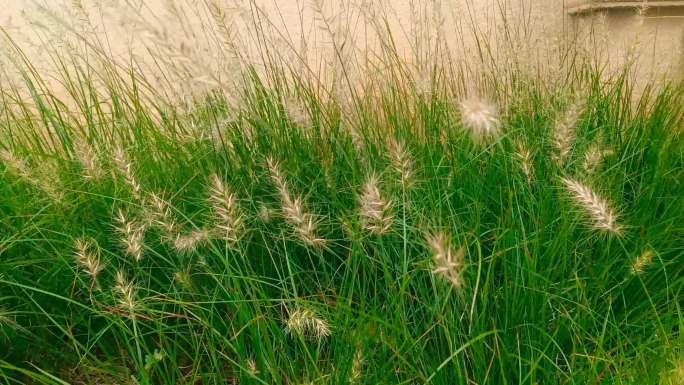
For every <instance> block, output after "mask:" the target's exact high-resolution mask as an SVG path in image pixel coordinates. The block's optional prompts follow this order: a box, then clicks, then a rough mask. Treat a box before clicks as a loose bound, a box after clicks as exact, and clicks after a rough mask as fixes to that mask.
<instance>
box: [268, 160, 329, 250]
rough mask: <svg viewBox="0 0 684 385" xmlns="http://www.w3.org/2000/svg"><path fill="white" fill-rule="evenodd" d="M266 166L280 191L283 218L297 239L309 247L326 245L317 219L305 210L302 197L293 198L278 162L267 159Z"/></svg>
mask: <svg viewBox="0 0 684 385" xmlns="http://www.w3.org/2000/svg"><path fill="white" fill-rule="evenodd" d="M266 165H267V167H268V169H269V172H270V174H271V179H272V180H273V184H274V185H275V186H276V189H277V190H278V196H279V197H280V203H281V205H282V213H283V217H284V218H285V220H286V221H287V222H288V223H289V224H290V225H291V226H292V228H293V229H294V232H295V234H296V235H297V237H298V238H299V239H301V240H302V241H303V242H304V243H305V244H307V245H309V246H313V247H321V246H323V245H325V243H326V240H325V239H324V238H321V237H319V236H318V235H317V227H318V220H317V218H316V217H315V216H314V215H313V214H311V213H309V212H308V211H307V210H306V209H305V208H304V204H303V200H302V197H293V196H292V195H291V194H290V190H289V188H288V185H287V181H286V180H285V176H284V174H283V172H282V170H281V169H280V165H279V164H278V162H276V161H275V160H273V158H267V159H266Z"/></svg>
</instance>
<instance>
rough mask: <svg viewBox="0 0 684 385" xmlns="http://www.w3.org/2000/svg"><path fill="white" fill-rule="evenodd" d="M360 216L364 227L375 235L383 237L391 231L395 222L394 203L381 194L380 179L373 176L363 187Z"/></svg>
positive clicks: (360, 199) (360, 198)
mask: <svg viewBox="0 0 684 385" xmlns="http://www.w3.org/2000/svg"><path fill="white" fill-rule="evenodd" d="M359 206H360V209H359V214H360V216H361V220H362V223H363V227H364V228H365V229H366V230H368V231H370V232H371V233H373V234H376V235H381V234H384V233H386V232H387V231H389V229H390V227H392V223H393V221H394V215H393V214H392V212H391V211H392V201H390V200H388V199H387V198H385V197H384V196H383V194H382V193H381V192H380V188H379V187H378V178H377V176H376V175H375V174H371V175H370V176H369V177H368V179H367V180H366V182H365V183H364V185H363V189H362V191H361V196H360V197H359Z"/></svg>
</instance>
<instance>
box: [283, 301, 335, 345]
mask: <svg viewBox="0 0 684 385" xmlns="http://www.w3.org/2000/svg"><path fill="white" fill-rule="evenodd" d="M285 331H286V332H287V333H288V334H290V335H298V336H301V337H304V338H307V339H311V340H317V341H320V340H322V339H323V338H325V337H328V336H330V334H331V333H332V332H331V330H330V326H328V323H327V322H326V321H325V320H324V319H323V318H321V317H319V316H318V315H317V314H316V312H314V311H313V310H311V309H307V308H301V307H300V308H297V309H295V310H294V311H292V312H290V316H289V318H288V319H287V321H286V322H285Z"/></svg>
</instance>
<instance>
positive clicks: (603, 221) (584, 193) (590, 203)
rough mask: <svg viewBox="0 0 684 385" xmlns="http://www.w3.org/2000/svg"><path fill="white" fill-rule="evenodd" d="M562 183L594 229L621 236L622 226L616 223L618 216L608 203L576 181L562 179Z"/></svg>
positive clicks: (589, 188)
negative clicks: (589, 219) (586, 215)
mask: <svg viewBox="0 0 684 385" xmlns="http://www.w3.org/2000/svg"><path fill="white" fill-rule="evenodd" d="M562 181H563V184H564V185H565V187H566V188H567V189H568V191H569V192H570V194H571V195H572V197H573V199H574V200H575V202H576V203H577V204H578V205H579V206H580V207H582V208H583V209H584V210H585V211H586V213H587V214H588V215H589V217H590V218H591V219H592V222H593V225H594V227H595V228H596V229H598V230H601V231H606V232H609V233H612V234H614V235H618V236H619V235H621V234H622V226H621V225H620V224H619V223H618V215H617V213H616V212H615V211H614V210H613V208H612V207H611V205H610V204H609V203H608V201H606V200H604V199H603V198H601V197H599V196H598V194H596V192H594V190H592V188H591V187H589V186H587V185H585V184H582V183H580V182H578V181H576V180H573V179H570V178H563V179H562Z"/></svg>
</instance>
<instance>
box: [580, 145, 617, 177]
mask: <svg viewBox="0 0 684 385" xmlns="http://www.w3.org/2000/svg"><path fill="white" fill-rule="evenodd" d="M611 154H613V150H611V149H602V148H600V147H599V146H598V145H597V144H596V143H594V144H592V145H591V147H589V149H588V150H587V153H586V154H584V164H583V166H584V171H585V172H586V173H587V174H588V175H593V174H594V173H595V172H596V169H597V168H598V167H599V165H600V164H601V162H602V161H603V158H605V157H606V156H610V155H611Z"/></svg>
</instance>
